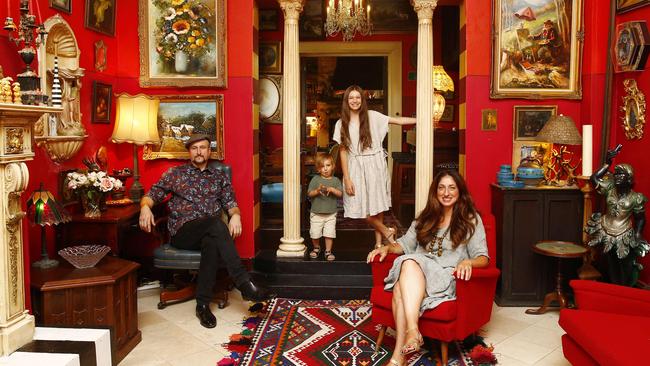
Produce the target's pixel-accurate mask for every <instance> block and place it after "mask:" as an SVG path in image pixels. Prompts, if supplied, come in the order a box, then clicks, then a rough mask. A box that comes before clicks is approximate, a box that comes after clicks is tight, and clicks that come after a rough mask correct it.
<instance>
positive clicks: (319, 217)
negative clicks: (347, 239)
mask: <svg viewBox="0 0 650 366" xmlns="http://www.w3.org/2000/svg"><path fill="white" fill-rule="evenodd" d="M309 236H310V237H311V238H312V239H320V238H321V236H324V237H326V238H336V212H335V213H332V214H317V213H313V212H310V213H309Z"/></svg>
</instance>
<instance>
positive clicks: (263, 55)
mask: <svg viewBox="0 0 650 366" xmlns="http://www.w3.org/2000/svg"><path fill="white" fill-rule="evenodd" d="M259 60H260V73H261V74H282V42H280V41H270V42H260V49H259Z"/></svg>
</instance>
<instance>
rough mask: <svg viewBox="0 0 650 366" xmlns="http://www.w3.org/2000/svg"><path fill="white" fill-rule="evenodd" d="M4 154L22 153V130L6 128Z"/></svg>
mask: <svg viewBox="0 0 650 366" xmlns="http://www.w3.org/2000/svg"><path fill="white" fill-rule="evenodd" d="M5 133H6V139H7V140H6V143H7V145H6V147H5V154H21V153H22V152H23V133H24V130H23V129H22V128H7V129H6V130H5Z"/></svg>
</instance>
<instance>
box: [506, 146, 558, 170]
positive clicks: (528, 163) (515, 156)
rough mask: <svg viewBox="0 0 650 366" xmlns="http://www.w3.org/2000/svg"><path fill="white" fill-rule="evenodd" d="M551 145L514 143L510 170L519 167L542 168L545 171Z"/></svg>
mask: <svg viewBox="0 0 650 366" xmlns="http://www.w3.org/2000/svg"><path fill="white" fill-rule="evenodd" d="M552 145H553V144H550V143H546V142H535V141H515V142H514V143H513V147H512V169H513V170H517V167H519V165H522V166H525V167H533V168H537V167H542V168H543V169H544V171H546V167H547V166H548V162H549V160H550V158H551V147H552Z"/></svg>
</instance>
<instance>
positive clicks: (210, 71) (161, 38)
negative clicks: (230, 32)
mask: <svg viewBox="0 0 650 366" xmlns="http://www.w3.org/2000/svg"><path fill="white" fill-rule="evenodd" d="M139 27H140V31H139V35H140V84H141V86H145V87H147V86H169V85H174V86H217V87H224V86H225V80H226V77H225V73H226V71H225V70H226V67H225V63H226V55H225V52H226V47H225V5H224V0H140V24H139Z"/></svg>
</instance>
